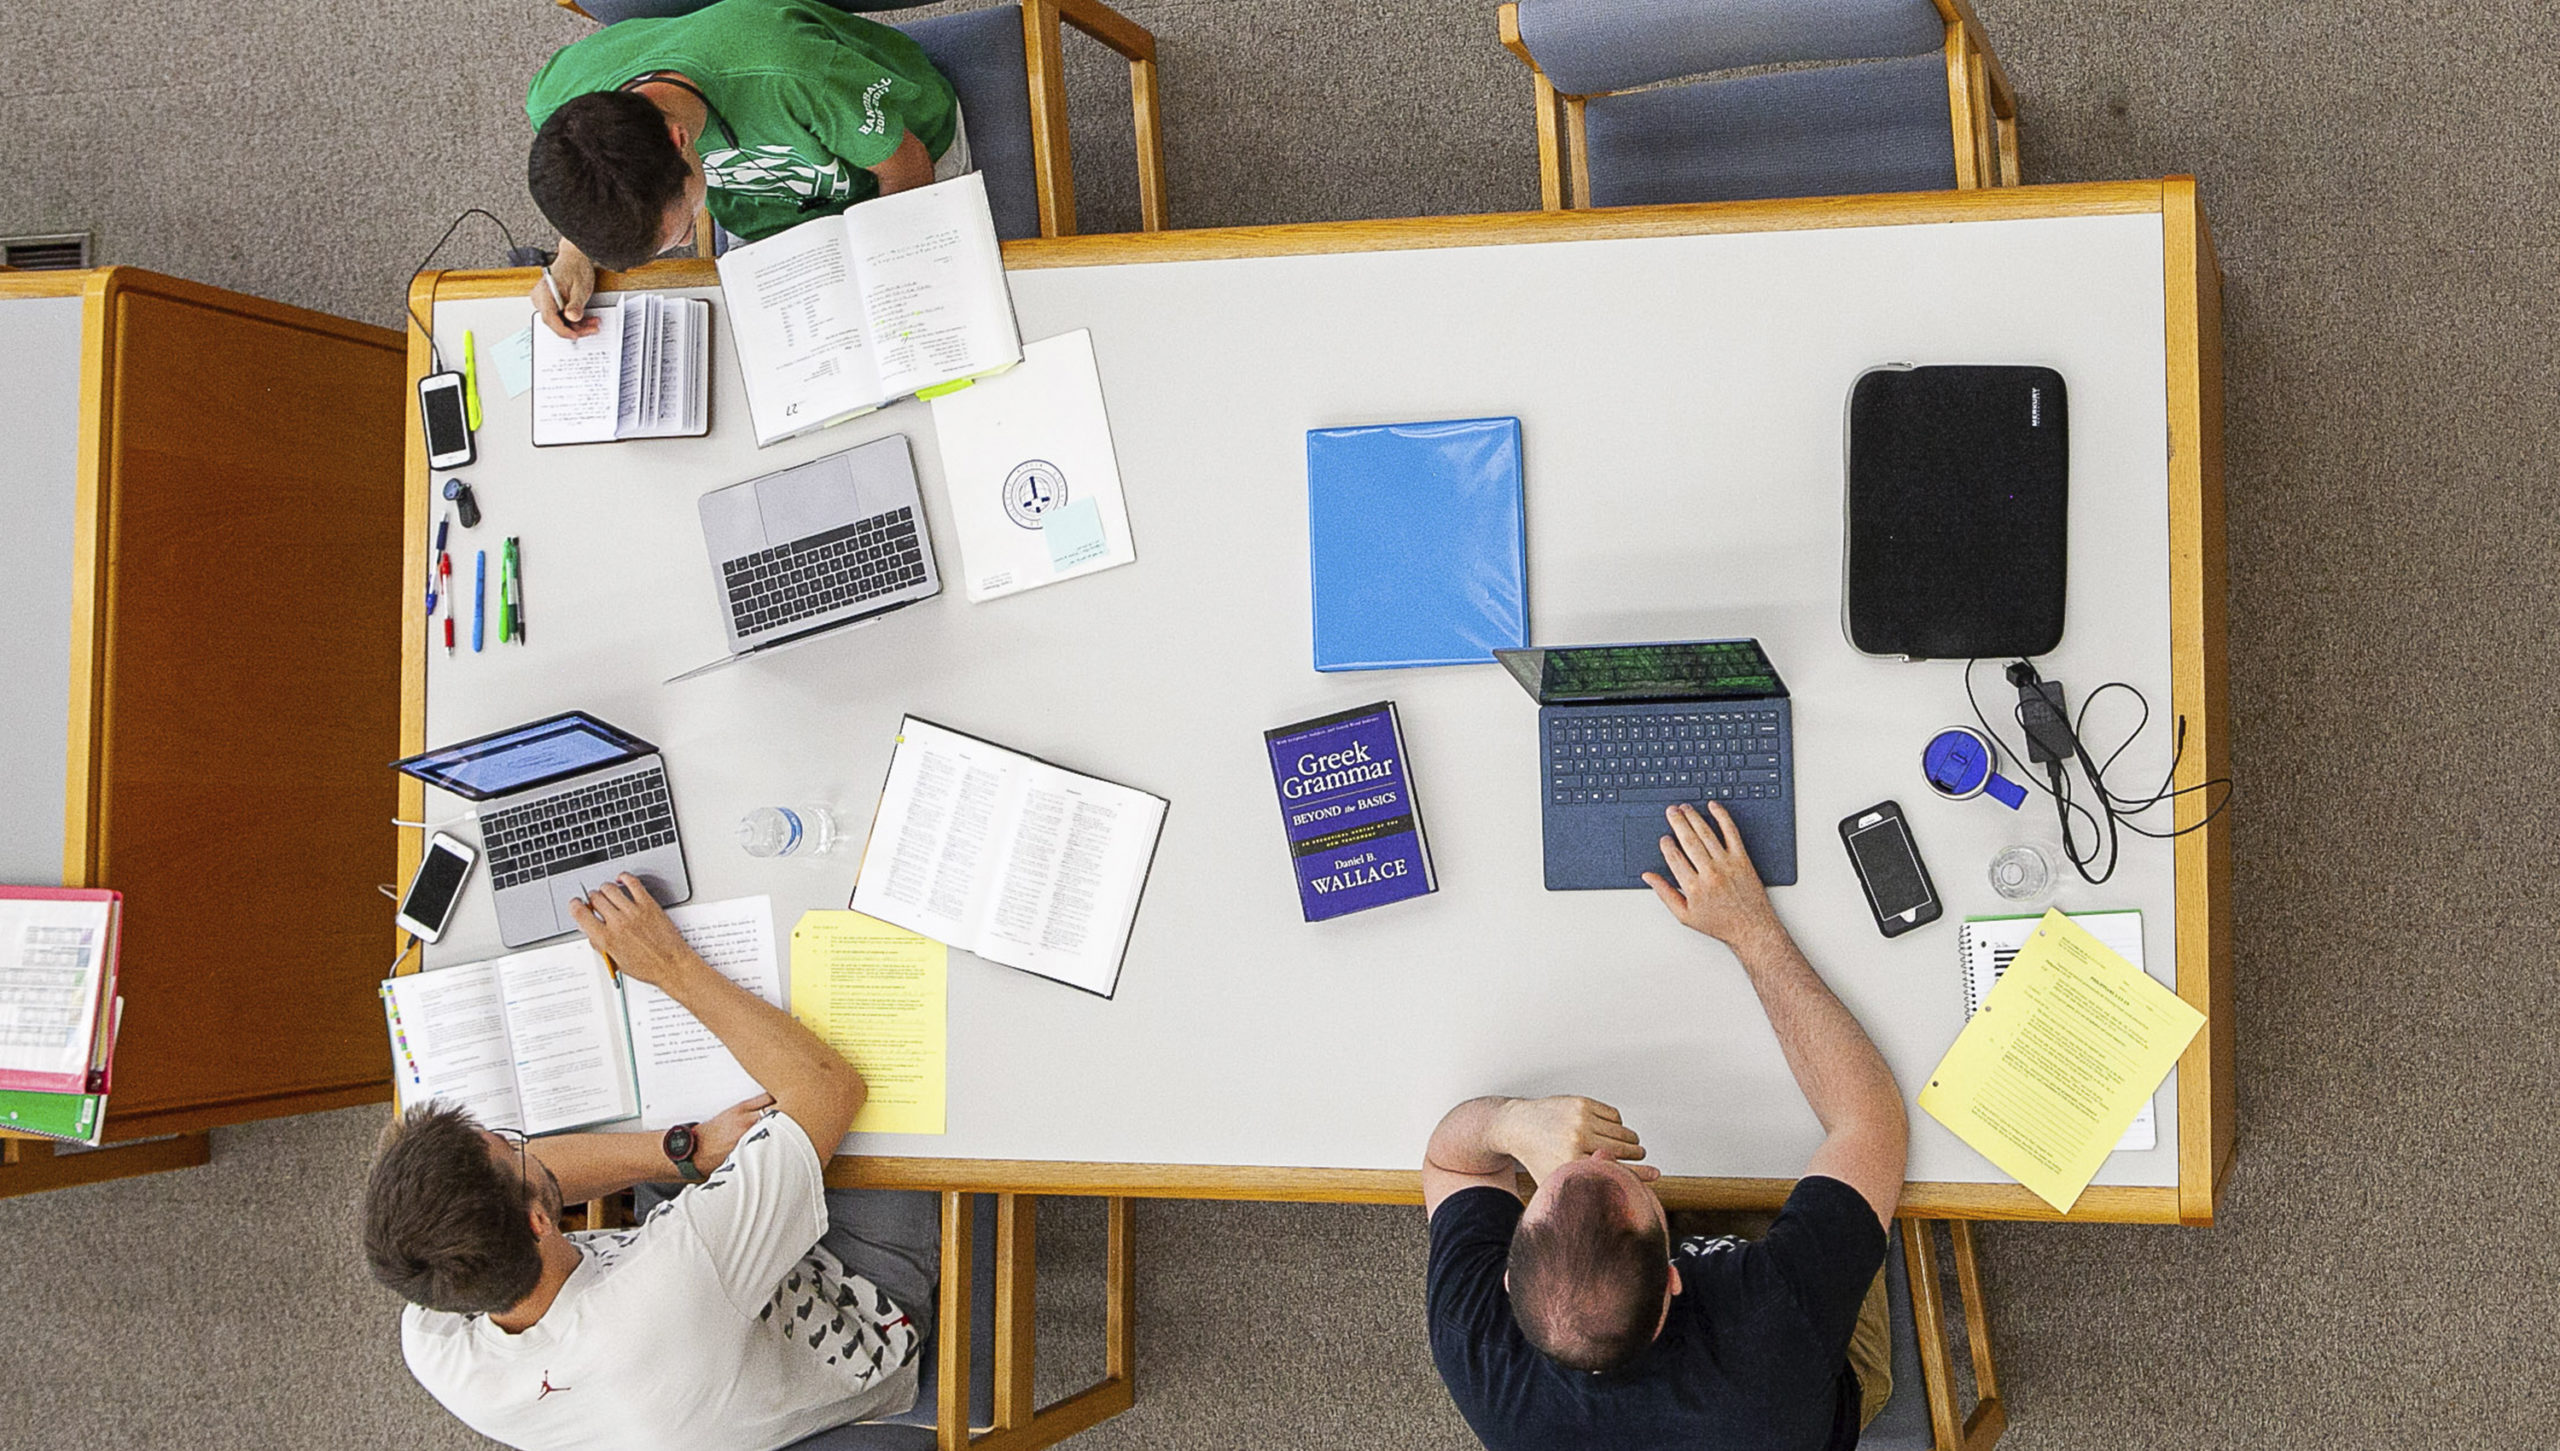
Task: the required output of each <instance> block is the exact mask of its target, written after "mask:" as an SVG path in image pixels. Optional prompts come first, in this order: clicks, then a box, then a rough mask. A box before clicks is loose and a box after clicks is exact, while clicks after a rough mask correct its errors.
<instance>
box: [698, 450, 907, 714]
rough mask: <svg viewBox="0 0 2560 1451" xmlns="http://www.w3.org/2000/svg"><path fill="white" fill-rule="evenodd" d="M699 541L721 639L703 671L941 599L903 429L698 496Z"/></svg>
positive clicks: (699, 671)
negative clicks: (723, 651) (718, 656)
mask: <svg viewBox="0 0 2560 1451" xmlns="http://www.w3.org/2000/svg"><path fill="white" fill-rule="evenodd" d="M702 539H703V543H704V544H705V545H706V546H708V547H709V549H710V551H711V577H712V579H713V580H714V581H715V583H716V585H717V587H718V589H719V593H720V620H721V624H722V625H723V626H724V627H725V628H726V629H727V630H728V632H729V655H728V658H727V659H724V660H715V661H713V662H712V663H711V664H710V665H707V666H705V667H703V669H704V670H710V669H717V668H718V667H720V666H722V665H726V664H728V663H730V662H731V661H734V660H738V659H742V658H744V657H746V656H748V655H752V654H755V653H756V652H758V651H762V650H770V649H774V648H776V647H778V646H782V645H790V644H797V643H799V642H800V641H802V640H806V639H808V638H809V637H810V636H812V635H815V634H818V633H820V632H821V631H825V630H832V629H834V628H836V627H837V626H839V625H846V624H851V623H854V622H855V621H858V620H867V619H871V618H873V617H876V616H879V615H882V614H886V613H887V612H889V611H891V610H894V609H899V608H902V607H904V606H907V605H911V604H914V603H915V602H916V601H918V600H922V599H930V598H932V597H933V596H935V595H937V594H940V593H941V592H942V576H941V575H940V574H938V573H937V572H936V571H935V570H934V567H933V543H932V540H931V538H930V537H929V536H928V535H927V534H926V532H925V527H924V501H923V499H922V497H921V496H920V495H918V493H917V492H916V469H915V460H914V459H913V458H912V457H911V456H910V455H909V453H908V451H907V438H906V435H905V434H902V433H893V434H891V435H889V436H888V437H887V438H882V439H876V440H874V441H872V442H870V443H866V444H864V445H862V446H861V447H860V448H855V449H848V450H846V451H845V452H843V453H836V454H829V455H827V456H826V457H825V458H822V459H813V460H811V461H810V462H808V463H805V464H800V465H797V466H795V467H792V468H787V469H784V470H782V471H781V472H779V473H771V474H766V475H765V476H764V477H762V478H758V479H749V480H748V481H746V482H745V483H743V484H732V485H730V486H729V487H727V488H725V489H715V490H713V491H712V492H710V493H708V494H705V495H703V496H702ZM701 673H702V670H694V671H689V672H687V673H686V674H685V675H679V676H677V677H676V679H678V680H683V679H686V678H688V677H689V676H692V675H699V674H701Z"/></svg>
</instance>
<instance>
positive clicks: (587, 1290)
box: [364, 876, 939, 1451]
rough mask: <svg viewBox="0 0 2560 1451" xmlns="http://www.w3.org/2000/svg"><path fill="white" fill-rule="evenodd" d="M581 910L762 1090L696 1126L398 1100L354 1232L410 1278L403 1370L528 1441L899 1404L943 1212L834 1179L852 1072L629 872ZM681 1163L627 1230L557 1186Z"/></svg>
mask: <svg viewBox="0 0 2560 1451" xmlns="http://www.w3.org/2000/svg"><path fill="white" fill-rule="evenodd" d="M572 916H573V917H574V918H575V920H576V922H577V924H578V929H579V930H580V931H581V932H584V933H585V934H586V935H587V937H588V939H589V940H590V941H592V942H593V943H594V944H595V946H596V948H597V949H598V950H599V951H601V952H603V953H604V954H605V955H606V957H608V958H609V959H611V960H612V962H613V963H614V964H615V966H617V967H618V968H619V969H620V970H621V971H623V972H625V973H628V974H629V975H631V976H632V977H635V978H638V979H639V980H640V981H642V982H646V983H652V984H655V985H656V986H658V987H660V988H663V989H665V990H666V992H667V993H668V995H669V996H671V997H673V998H674V999H675V1000H676V1001H677V1002H679V1003H681V1004H683V1005H684V1006H685V1008H686V1009H688V1010H689V1011H691V1012H692V1013H693V1015H694V1016H695V1017H696V1018H698V1019H700V1020H701V1021H702V1024H703V1026H704V1027H706V1028H708V1029H710V1030H711V1032H712V1033H713V1034H714V1035H716V1036H717V1037H718V1038H719V1039H720V1041H721V1043H722V1044H723V1045H724V1046H726V1047H727V1048H728V1049H729V1051H730V1052H731V1053H732V1054H734V1055H735V1056H736V1057H737V1060H738V1062H739V1064H740V1065H741V1066H742V1067H744V1068H745V1069H746V1070H747V1072H748V1073H749V1074H750V1075H752V1076H753V1077H754V1078H755V1080H756V1082H757V1083H759V1084H761V1085H763V1086H764V1087H765V1088H766V1089H767V1090H768V1093H767V1095H766V1096H765V1097H762V1098H758V1099H754V1100H751V1101H749V1102H747V1103H742V1104H739V1105H737V1106H736V1107H734V1108H731V1109H729V1110H727V1111H726V1112H724V1113H722V1114H720V1115H719V1116H718V1117H716V1118H713V1119H710V1120H707V1121H705V1122H703V1123H701V1124H699V1125H695V1126H692V1133H691V1135H690V1138H691V1143H690V1145H688V1144H687V1143H686V1142H685V1140H684V1138H682V1137H676V1138H673V1139H672V1140H671V1141H667V1140H661V1139H660V1138H659V1137H658V1136H656V1135H653V1134H575V1135H559V1136H555V1137H551V1138H545V1139H543V1140H541V1141H539V1142H537V1143H532V1144H528V1143H526V1142H525V1140H524V1139H523V1137H522V1136H521V1135H514V1134H509V1133H505V1132H500V1131H498V1130H495V1129H492V1128H490V1127H486V1126H483V1125H480V1124H477V1123H474V1122H473V1121H472V1120H471V1119H470V1117H469V1116H468V1115H467V1114H464V1113H463V1112H461V1111H460V1110H458V1109H455V1108H452V1107H450V1106H447V1105H443V1104H438V1103H429V1104H423V1105H419V1106H416V1107H413V1108H411V1109H410V1110H409V1111H407V1112H406V1113H404V1114H402V1115H401V1116H400V1117H399V1118H397V1119H395V1120H394V1121H393V1123H392V1125H391V1127H390V1128H389V1129H388V1130H386V1131H385V1133H384V1135H383V1142H382V1145H381V1147H380V1149H379V1150H378V1151H377V1152H376V1154H375V1157H374V1164H373V1169H372V1172H371V1175H370V1176H369V1179H368V1182H367V1184H366V1187H365V1204H364V1221H365V1231H364V1237H365V1253H366V1258H367V1260H368V1262H369V1263H370V1266H371V1268H372V1270H373V1273H374V1276H375V1278H377V1279H379V1280H381V1281H382V1282H383V1283H384V1284H386V1285H389V1286H390V1287H391V1288H392V1289H394V1290H397V1291H399V1292H400V1294H401V1295H402V1297H404V1298H405V1299H407V1300H408V1301H409V1302H410V1304H409V1306H408V1307H407V1309H405V1310H404V1311H403V1312H402V1314H401V1348H402V1350H403V1351H404V1352H405V1353H406V1355H407V1358H408V1362H409V1370H410V1373H411V1374H413V1375H415V1376H416V1377H417V1378H418V1383H419V1384H420V1385H422V1386H424V1387H425V1388H426V1390H427V1392H428V1394H430V1395H432V1396H434V1397H435V1398H436V1400H437V1401H439V1402H441V1403H442V1404H443V1405H444V1407H445V1408H446V1409H447V1410H449V1411H451V1412H453V1414H454V1415H456V1416H458V1417H460V1418H461V1419H462V1421H463V1422H464V1423H465V1424H466V1425H468V1426H470V1427H471V1428H472V1429H473V1430H475V1431H478V1432H480V1433H481V1434H483V1435H485V1436H490V1437H493V1438H495V1439H497V1440H499V1441H503V1442H505V1443H506V1444H508V1445H510V1446H517V1447H524V1448H529V1451H531V1448H540V1451H553V1448H560V1451H569V1448H582V1447H596V1448H611V1451H637V1448H643V1447H653V1446H666V1447H683V1448H685V1451H772V1448H775V1447H781V1446H787V1445H789V1444H790V1443H792V1442H794V1441H798V1440H800V1439H802V1438H804V1437H808V1436H811V1435H814V1434H816V1433H818V1432H821V1431H824V1430H827V1429H828V1428H830V1427H834V1426H840V1425H843V1424H846V1423H847V1422H851V1421H858V1420H867V1419H872V1418H875V1417H878V1416H883V1415H894V1414H896V1413H898V1412H900V1411H904V1410H906V1409H907V1408H908V1407H910V1406H911V1405H912V1404H913V1403H914V1401H915V1394H916V1367H917V1360H916V1355H917V1350H918V1348H919V1347H920V1346H921V1345H922V1344H923V1343H924V1339H925V1337H926V1336H927V1335H929V1334H930V1333H931V1330H932V1326H931V1318H930V1317H931V1314H932V1307H933V1280H934V1271H935V1268H936V1264H935V1261H936V1256H937V1253H938V1247H939V1245H938V1240H939V1235H938V1229H937V1211H936V1206H935V1201H934V1198H933V1196H931V1195H926V1194H884V1193H880V1192H877V1191H867V1192H857V1191H844V1190H839V1191H833V1192H830V1191H828V1190H827V1188H826V1185H825V1181H824V1179H823V1177H822V1170H823V1168H824V1162H825V1161H824V1156H825V1155H826V1154H827V1153H829V1152H831V1151H832V1150H833V1148H834V1146H835V1144H836V1142H837V1141H838V1140H840V1139H842V1138H843V1137H844V1133H845V1130H846V1128H847V1126H848V1125H850V1124H851V1123H852V1121H853V1115H854V1112H855V1110H857V1109H859V1108H860V1107H861V1106H862V1100H863V1093H864V1087H863V1081H862V1075H861V1074H860V1073H859V1072H857V1071H856V1070H855V1069H854V1067H853V1065H852V1064H850V1063H848V1062H846V1061H845V1060H844V1059H843V1058H842V1057H840V1056H838V1055H837V1054H836V1053H835V1051H834V1050H832V1049H830V1048H829V1047H827V1045H826V1044H825V1043H823V1042H821V1041H820V1040H819V1039H818V1038H817V1036H816V1035H815V1034H813V1033H811V1032H810V1031H809V1030H808V1029H807V1028H805V1027H802V1026H801V1025H800V1024H799V1023H797V1022H795V1021H793V1019H792V1018H791V1017H790V1016H789V1015H788V1014H785V1013H783V1012H781V1011H780V1010H778V1009H776V1008H774V1007H773V1006H772V1005H771V1004H769V1003H766V1002H765V1001H764V1000H762V999H761V998H758V997H756V996H755V995H754V994H753V993H750V992H748V991H746V990H745V989H743V988H740V987H739V986H737V985H736V984H735V983H732V982H730V981H729V980H728V979H727V978H725V977H722V976H721V975H720V974H719V973H718V972H717V971H715V970H714V969H712V968H711V967H710V966H709V965H708V964H706V963H704V962H703V960H702V959H701V957H699V956H698V955H696V954H695V953H694V951H693V950H692V948H690V947H689V946H687V945H686V943H685V941H684V938H683V937H682V936H681V935H680V934H678V933H677V931H676V929H675V926H674V924H673V923H671V922H669V921H668V920H667V915H666V913H665V912H664V911H662V910H660V909H659V907H658V905H657V903H655V902H654V901H652V900H651V899H650V897H649V894H648V893H647V892H646V891H645V890H643V889H642V888H641V887H640V884H639V883H638V882H637V881H636V880H635V879H633V878H632V877H629V876H624V877H622V878H620V879H619V880H618V881H616V882H612V883H608V884H607V885H605V886H603V887H600V888H598V889H597V890H596V891H594V892H593V893H591V894H589V896H588V897H587V899H586V900H585V901H583V902H582V903H580V904H579V905H578V906H577V907H576V908H575V909H574V910H573V912H572ZM688 1147H689V1148H690V1152H689V1153H686V1150H687V1149H688ZM671 1154H683V1155H684V1157H683V1158H681V1159H674V1160H672V1161H671V1157H670V1156H671ZM675 1175H681V1176H682V1177H684V1178H686V1179H688V1180H694V1181H696V1182H691V1183H688V1184H687V1185H686V1186H685V1187H684V1188H683V1189H682V1190H681V1191H680V1192H678V1193H677V1194H675V1195H674V1197H672V1198H669V1199H666V1200H664V1202H662V1203H659V1204H658V1205H657V1206H656V1207H655V1208H654V1209H652V1210H650V1211H649V1213H648V1217H647V1218H646V1220H645V1221H644V1222H642V1223H641V1224H640V1225H639V1226H638V1227H637V1228H634V1229H629V1230H618V1231H617V1230H603V1231H595V1232H591V1233H588V1232H582V1233H577V1234H565V1233H563V1232H562V1231H561V1228H560V1216H561V1209H562V1206H563V1205H564V1204H565V1203H568V1202H572V1201H579V1200H586V1199H592V1198H596V1197H599V1196H601V1195H605V1194H610V1193H614V1192H617V1191H619V1190H622V1189H625V1188H630V1187H632V1186H634V1185H644V1186H645V1184H646V1183H647V1182H648V1181H655V1180H665V1179H668V1178H670V1177H673V1176H675Z"/></svg>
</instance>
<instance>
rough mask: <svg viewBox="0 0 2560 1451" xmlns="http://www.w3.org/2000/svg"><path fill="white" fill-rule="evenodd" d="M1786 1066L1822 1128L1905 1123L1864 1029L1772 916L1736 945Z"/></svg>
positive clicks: (1895, 1090)
mask: <svg viewBox="0 0 2560 1451" xmlns="http://www.w3.org/2000/svg"><path fill="white" fill-rule="evenodd" d="M1733 950H1734V956H1735V957H1737V958H1739V959H1741V962H1742V969H1743V971H1744V972H1745V973H1746V974H1748V975H1749V976H1750V978H1751V987H1752V991H1754V992H1755V993H1757V994H1758V995H1759V998H1760V1007H1761V1010H1762V1011H1763V1012H1765V1013H1766V1014H1768V1018H1769V1028H1770V1030H1771V1031H1772V1032H1774V1033H1775V1034H1776V1035H1777V1038H1778V1047H1779V1049H1780V1050H1781V1051H1783V1052H1784V1053H1785V1054H1786V1058H1787V1068H1788V1071H1790V1072H1791V1073H1793V1074H1794V1075H1795V1080H1796V1087H1797V1088H1798V1089H1799V1090H1800V1091H1801V1092H1802V1093H1803V1094H1804V1098H1805V1102H1806V1103H1807V1104H1810V1105H1811V1106H1812V1108H1813V1116H1814V1117H1815V1118H1817V1119H1819V1120H1821V1122H1822V1127H1823V1130H1824V1132H1826V1133H1837V1132H1839V1131H1840V1130H1841V1129H1842V1128H1844V1127H1848V1126H1851V1125H1859V1124H1871V1125H1877V1126H1882V1125H1885V1124H1886V1123H1887V1122H1888V1121H1889V1122H1890V1123H1891V1124H1892V1125H1893V1126H1894V1127H1895V1129H1896V1130H1897V1131H1900V1130H1901V1129H1903V1128H1904V1126H1905V1119H1904V1115H1903V1111H1902V1090H1901V1088H1900V1087H1899V1086H1897V1085H1896V1084H1895V1083H1894V1081H1893V1070H1891V1069H1890V1068H1887V1067H1886V1066H1885V1061H1884V1055H1883V1054H1881V1053H1878V1052H1877V1051H1876V1045H1875V1043H1874V1041H1873V1040H1871V1039H1870V1038H1868V1037H1867V1031H1866V1029H1864V1028H1862V1027H1860V1026H1859V1025H1858V1019H1857V1017H1856V1015H1855V1014H1853V1013H1851V1012H1850V1011H1849V1009H1848V1006H1847V1005H1846V1004H1844V1003H1842V1002H1841V1001H1840V999H1839V996H1838V995H1837V994H1835V993H1833V992H1832V991H1831V988H1830V985H1829V984H1827V983H1825V982H1824V981H1823V980H1822V976H1821V974H1819V973H1817V972H1815V971H1814V970H1813V964H1812V963H1810V962H1808V961H1806V960H1805V955H1804V953H1803V951H1802V950H1801V949H1799V948H1798V947H1797V946H1796V943H1795V939H1794V938H1793V937H1791V936H1789V935H1788V933H1787V930H1786V928H1785V927H1784V926H1783V925H1781V924H1780V923H1779V922H1778V920H1777V919H1776V918H1775V917H1771V918H1770V919H1769V921H1768V924H1767V926H1766V927H1765V928H1764V929H1763V930H1761V931H1758V932H1755V933H1753V934H1752V935H1750V936H1748V937H1745V938H1743V939H1742V940H1741V941H1739V942H1736V943H1735V944H1734V949H1733Z"/></svg>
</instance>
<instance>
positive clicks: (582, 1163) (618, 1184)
mask: <svg viewBox="0 0 2560 1451" xmlns="http://www.w3.org/2000/svg"><path fill="white" fill-rule="evenodd" d="M526 1152H528V1153H530V1154H531V1155H533V1157H535V1158H537V1159H540V1160H541V1161H542V1163H543V1166H544V1167H545V1168H548V1169H549V1170H550V1171H551V1172H552V1173H553V1174H554V1175H556V1176H557V1177H558V1178H559V1180H560V1198H561V1199H562V1200H563V1201H564V1202H566V1203H569V1204H583V1203H585V1202H586V1201H588V1200H590V1199H602V1198H603V1197H604V1196H606V1195H608V1194H619V1193H621V1192H622V1191H623V1190H625V1189H628V1188H630V1187H631V1186H632V1185H634V1184H641V1183H647V1182H649V1181H652V1180H658V1179H672V1178H674V1177H676V1167H675V1165H673V1164H671V1163H669V1162H668V1161H667V1156H666V1154H665V1152H664V1151H663V1149H662V1148H661V1146H660V1144H659V1141H658V1136H657V1135H656V1134H560V1135H557V1136H555V1137H552V1138H547V1139H537V1140H535V1141H534V1142H533V1143H532V1144H530V1145H528V1146H527V1149H526ZM539 1180H540V1176H539V1175H538V1174H537V1175H536V1182H539Z"/></svg>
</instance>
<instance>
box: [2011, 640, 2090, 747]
mask: <svg viewBox="0 0 2560 1451" xmlns="http://www.w3.org/2000/svg"><path fill="white" fill-rule="evenodd" d="M2008 673H2009V683H2010V684H2011V685H2014V686H2016V687H2018V724H2019V725H2021V726H2023V727H2025V728H2026V732H2027V759H2028V760H2030V761H2033V762H2035V763H2037V764H2038V765H2044V764H2047V763H2051V762H2057V761H2059V762H2065V763H2067V762H2069V761H2070V760H2071V758H2072V757H2073V756H2075V755H2077V754H2078V753H2079V750H2080V738H2079V737H2078V736H2077V735H2075V734H2073V733H2072V730H2071V711H2070V707H2069V706H2068V705H2067V704H2066V703H2065V701H2064V698H2063V694H2062V682H2061V681H2059V680H2047V679H2045V678H2044V677H2042V676H2040V675H2038V674H2036V667H2035V666H2033V665H2030V664H2028V663H2027V662H2026V661H2024V660H2021V661H2019V662H2018V663H2017V664H2015V665H2012V666H2010V667H2009V672H2008Z"/></svg>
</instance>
